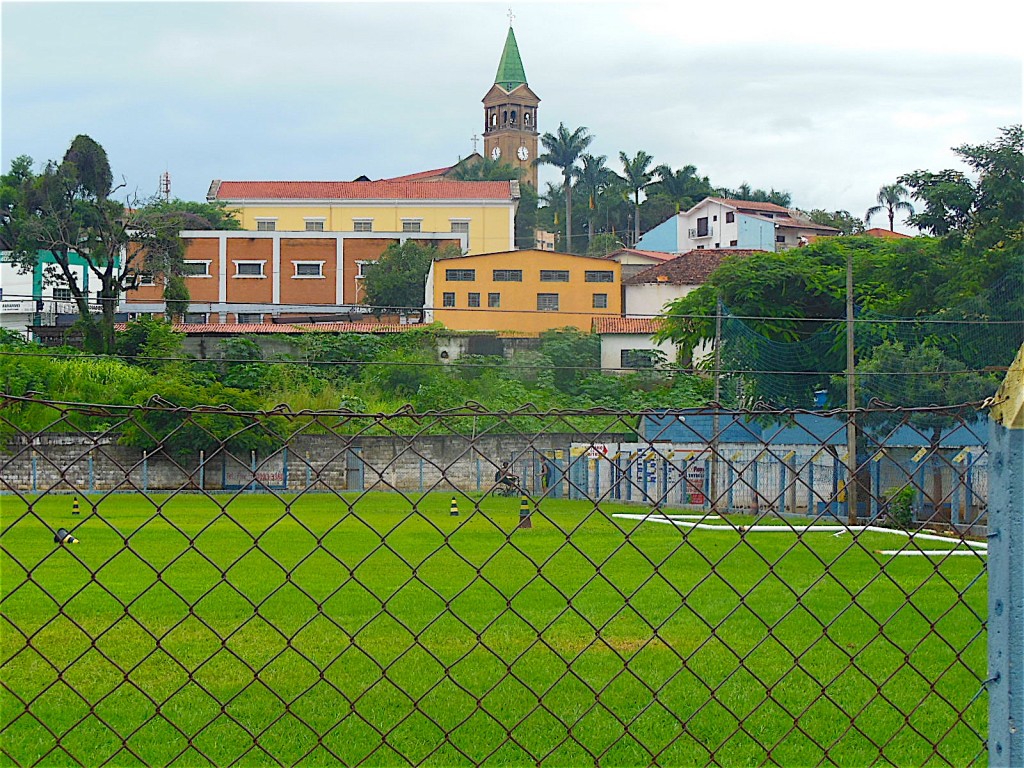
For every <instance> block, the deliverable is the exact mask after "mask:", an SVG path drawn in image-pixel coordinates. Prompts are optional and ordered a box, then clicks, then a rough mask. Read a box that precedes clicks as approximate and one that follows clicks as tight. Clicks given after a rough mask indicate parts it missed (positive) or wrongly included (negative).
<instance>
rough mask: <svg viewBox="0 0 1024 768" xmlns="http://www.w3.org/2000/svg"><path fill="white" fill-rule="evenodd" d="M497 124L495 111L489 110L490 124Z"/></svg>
mask: <svg viewBox="0 0 1024 768" xmlns="http://www.w3.org/2000/svg"><path fill="white" fill-rule="evenodd" d="M497 124H498V113H497V112H491V125H492V126H495V125H497Z"/></svg>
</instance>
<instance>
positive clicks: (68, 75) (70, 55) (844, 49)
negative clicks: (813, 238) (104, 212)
mask: <svg viewBox="0 0 1024 768" xmlns="http://www.w3.org/2000/svg"><path fill="white" fill-rule="evenodd" d="M506 6H507V3H471V4H457V3H443V4H442V3H414V4H405V3H402V4H399V3H374V4H365V3H364V4H356V3H304V4H298V3H159V2H154V3H138V2H135V3H70V4H69V3H15V2H5V3H3V6H2V11H0V14H2V16H0V21H2V44H3V59H2V64H3V74H2V110H3V111H2V144H3V146H2V162H3V166H4V168H5V169H6V168H7V167H8V166H9V163H10V160H11V159H12V158H13V157H15V156H17V155H20V154H29V155H31V156H32V157H33V158H35V159H36V160H37V161H39V162H42V161H45V160H47V159H50V158H55V159H56V158H59V157H60V156H61V155H63V153H64V151H65V149H66V148H67V146H68V144H69V143H70V141H71V139H72V138H73V137H74V136H75V135H76V134H78V133H87V134H89V135H90V136H92V137H93V138H94V139H96V140H97V141H99V142H100V143H101V144H102V145H103V146H104V147H105V148H106V150H107V153H108V155H109V156H110V160H111V164H112V165H113V167H114V170H115V173H116V174H118V175H123V176H124V177H125V179H126V181H127V183H128V186H129V188H130V189H137V190H138V192H139V194H141V195H143V196H147V195H150V194H153V193H154V192H156V190H157V186H158V179H159V175H160V173H161V172H162V171H164V170H165V169H167V170H169V171H170V172H171V176H172V186H173V193H174V194H175V195H176V196H178V197H182V198H186V199H203V197H204V195H205V194H206V190H207V188H208V186H209V183H210V181H211V180H212V179H215V178H219V179H235V180H242V179H331V180H346V179H353V178H355V177H357V176H359V175H361V174H366V175H367V176H369V177H371V178H381V177H386V176H393V175H399V174H403V173H412V172H415V171H419V170H425V169H427V168H435V167H440V166H443V165H447V164H450V163H453V162H455V161H456V160H457V159H458V158H459V157H460V156H465V155H467V154H469V153H470V152H471V151H472V146H473V145H472V142H471V137H472V136H473V135H478V134H479V133H480V131H481V128H482V124H483V121H482V107H481V104H480V99H481V98H482V97H483V95H484V93H485V92H486V91H487V89H488V88H489V87H490V85H491V83H492V82H493V79H494V72H495V70H496V68H497V64H498V58H499V56H500V53H501V48H502V45H503V43H504V38H505V34H506V29H507V27H508V18H507V15H506V14H507V11H506ZM1021 6H1024V3H1019V2H988V1H986V2H975V3H972V4H971V6H970V13H965V12H964V11H965V9H964V6H962V5H960V4H957V5H954V4H953V3H948V4H942V3H903V4H901V5H900V6H899V7H896V5H895V4H893V3H879V2H857V3H836V2H833V3H821V2H818V3H813V4H812V3H808V2H787V3H777V4H772V3H764V2H757V3H754V2H730V3H709V4H705V5H704V6H702V7H696V6H695V4H691V3H670V4H667V3H630V4H628V5H627V4H625V3H618V2H615V3H593V2H591V3H576V4H570V3H536V2H535V3H516V4H514V5H513V11H514V13H515V21H514V26H515V31H516V37H517V39H518V42H519V49H520V53H521V54H522V58H523V63H524V65H525V67H526V74H527V79H528V80H529V83H530V86H531V88H533V89H534V90H535V91H536V92H537V94H538V95H539V96H540V97H541V99H542V104H541V107H540V113H539V118H540V128H541V130H542V131H552V130H554V129H555V128H557V126H558V123H559V122H564V123H565V124H566V125H567V126H569V127H570V128H575V127H576V126H580V125H583V126H587V127H588V128H589V129H590V132H591V133H592V134H594V136H595V141H594V143H593V144H592V147H591V148H592V150H593V151H594V152H595V153H596V154H605V155H608V157H609V164H610V165H613V167H615V168H616V169H618V162H617V158H618V152H619V150H625V151H626V152H627V153H629V154H631V155H632V154H633V153H634V152H636V151H637V150H638V149H644V150H646V151H648V152H650V153H651V154H652V155H654V157H655V160H656V162H658V163H668V164H670V165H672V166H674V167H678V166H682V165H685V164H687V163H692V164H693V165H696V166H697V168H698V170H699V172H700V173H702V174H706V175H708V176H710V178H711V181H712V183H714V184H716V185H720V186H732V187H735V186H737V185H739V184H740V183H741V182H744V181H746V182H748V183H749V184H751V185H752V186H754V187H765V188H768V187H775V188H776V189H785V190H788V191H790V192H791V193H792V195H793V201H794V204H795V205H797V206H799V207H802V208H807V209H809V208H819V207H820V208H828V209H840V208H842V209H847V210H849V211H851V212H852V213H854V214H856V215H863V212H864V210H865V208H867V207H868V206H869V205H871V204H872V203H873V201H874V196H875V194H876V193H877V190H878V187H879V186H881V185H882V184H886V183H891V182H893V181H895V179H896V176H898V175H899V174H900V173H903V172H906V171H910V170H914V169H918V168H927V169H931V170H939V169H941V168H947V167H960V166H959V164H958V163H957V162H956V158H955V157H954V155H953V154H952V152H951V151H950V147H952V146H954V145H958V144H962V143H965V142H966V143H980V142H985V141H989V140H991V139H993V138H994V137H995V136H996V134H997V129H998V128H999V127H1000V126H1005V125H1009V124H1011V123H1016V122H1020V121H1021V104H1022V85H1021V83H1022V77H1021V75H1022V72H1021V63H1022V61H1021V58H1022V45H1021V42H1020V30H1021V29H1022V28H1024V12H1022V10H1021ZM556 178H557V172H556V171H555V169H553V168H550V167H547V168H544V167H542V169H541V186H542V187H543V186H544V182H546V181H554V180H556ZM873 223H877V224H879V225H881V224H882V221H881V219H878V220H876V221H875V222H873Z"/></svg>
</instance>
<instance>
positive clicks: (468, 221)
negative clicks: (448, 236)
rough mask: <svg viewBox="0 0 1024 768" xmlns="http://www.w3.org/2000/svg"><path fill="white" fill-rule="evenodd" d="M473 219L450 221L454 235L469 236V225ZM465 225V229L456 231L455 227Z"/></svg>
mask: <svg viewBox="0 0 1024 768" xmlns="http://www.w3.org/2000/svg"><path fill="white" fill-rule="evenodd" d="M470 222H471V219H448V223H449V225H450V227H451V232H452V234H456V235H466V236H467V237H468V236H469V225H470ZM456 224H459V225H463V226H464V229H456V228H455V225H456Z"/></svg>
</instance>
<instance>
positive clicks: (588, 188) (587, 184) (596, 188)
mask: <svg viewBox="0 0 1024 768" xmlns="http://www.w3.org/2000/svg"><path fill="white" fill-rule="evenodd" d="M607 160H608V157H607V155H597V156H596V157H595V156H594V155H580V167H579V169H577V171H576V188H577V189H580V190H582V191H583V194H584V195H586V196H587V202H588V205H589V209H590V213H589V214H588V216H587V246H588V247H589V246H590V243H592V242H593V241H594V221H595V211H596V207H595V206H596V204H597V200H598V197H599V196H600V194H601V192H602V191H604V189H605V188H606V187H607V186H608V185H609V184H611V183H612V181H613V180H614V179H615V178H616V177H615V172H614V171H612V169H611V168H609V167H608V166H607V165H605V162H607Z"/></svg>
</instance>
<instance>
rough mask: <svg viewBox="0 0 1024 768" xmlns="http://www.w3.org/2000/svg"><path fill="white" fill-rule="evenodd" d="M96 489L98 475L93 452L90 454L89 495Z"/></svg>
mask: <svg viewBox="0 0 1024 768" xmlns="http://www.w3.org/2000/svg"><path fill="white" fill-rule="evenodd" d="M95 489H96V473H95V469H94V468H93V461H92V451H90V452H89V493H92V492H93V491H94V490H95Z"/></svg>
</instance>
